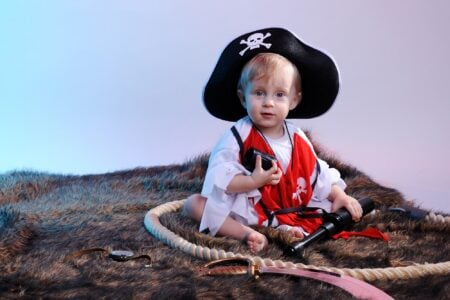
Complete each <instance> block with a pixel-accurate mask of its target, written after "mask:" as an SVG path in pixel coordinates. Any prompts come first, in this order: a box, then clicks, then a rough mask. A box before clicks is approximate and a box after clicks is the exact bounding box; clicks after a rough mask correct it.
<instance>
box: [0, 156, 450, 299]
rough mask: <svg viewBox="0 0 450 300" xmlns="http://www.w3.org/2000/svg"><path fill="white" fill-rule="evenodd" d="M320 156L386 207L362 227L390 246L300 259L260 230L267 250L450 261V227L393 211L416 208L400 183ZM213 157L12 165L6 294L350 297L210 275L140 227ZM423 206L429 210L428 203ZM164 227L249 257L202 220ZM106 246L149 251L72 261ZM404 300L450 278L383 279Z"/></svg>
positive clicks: (302, 284)
mask: <svg viewBox="0 0 450 300" xmlns="http://www.w3.org/2000/svg"><path fill="white" fill-rule="evenodd" d="M317 149H318V153H319V155H320V156H321V157H323V158H325V159H326V160H328V162H329V163H330V164H331V165H332V166H334V167H336V168H338V169H339V170H340V171H341V173H342V175H343V177H344V179H345V180H346V182H347V184H348V192H349V193H350V194H351V195H353V196H355V197H357V198H362V197H365V196H370V197H372V198H373V199H374V201H376V204H377V208H378V209H380V210H381V211H382V212H383V213H381V214H376V215H374V216H367V217H366V218H364V220H363V221H362V222H360V223H358V224H357V226H356V228H355V230H361V229H363V228H365V227H367V226H375V227H377V228H379V229H381V230H382V231H384V232H386V233H387V234H388V235H389V236H390V237H391V240H390V241H389V242H388V243H387V242H384V241H380V240H373V239H367V238H361V237H353V238H350V239H349V240H347V241H345V240H326V241H322V242H318V243H316V244H314V245H312V246H311V247H309V248H308V249H307V251H306V254H305V256H304V257H303V258H287V257H285V256H284V255H283V252H282V248H283V245H285V244H286V242H290V240H289V238H288V237H287V236H285V235H283V234H279V233H278V232H276V231H274V230H267V229H265V230H263V232H265V233H266V234H267V235H268V236H269V239H270V245H269V247H268V248H267V249H266V250H264V251H263V252H262V253H260V254H259V255H260V256H262V257H269V258H271V259H282V260H292V261H294V262H302V263H305V264H313V265H317V266H335V267H340V268H343V267H347V268H384V267H395V266H406V265H411V264H414V263H437V262H443V261H448V260H450V244H449V243H448V237H449V232H450V226H449V225H448V223H447V224H435V223H433V224H431V223H429V222H425V221H423V220H412V219H410V218H408V216H407V215H404V214H399V213H393V212H388V211H386V209H387V208H388V207H392V206H408V205H409V206H413V205H414V204H413V203H409V202H407V201H405V200H404V199H403V197H402V195H401V194H400V193H399V192H398V191H396V190H395V189H391V188H386V187H382V186H380V185H379V184H377V183H376V182H374V181H373V180H371V179H370V178H369V177H368V176H366V175H364V174H363V173H362V172H360V171H359V170H357V169H356V168H354V167H352V166H349V165H347V164H345V163H343V162H341V161H340V160H338V159H334V158H332V157H327V154H326V153H325V152H324V151H323V150H321V149H320V147H318V148H317ZM206 167H207V155H202V156H200V157H198V158H195V159H193V160H191V161H188V162H186V163H184V164H181V165H170V166H162V167H153V168H141V169H134V170H129V171H119V172H114V173H108V174H102V175H87V176H62V175H52V174H44V173H38V172H11V173H7V174H4V175H1V176H0V298H1V299H17V298H24V299H28V298H33V299H35V298H65V299H66V298H69V299H70V298H77V299H80V298H81V299H83V298H95V299H96V298H106V299H128V298H138V299H140V298H155V299H209V298H211V299H224V298H226V299H229V298H244V299H294V298H295V299H350V298H352V297H351V296H350V295H349V294H347V293H346V292H344V291H342V290H340V289H338V288H335V287H332V286H330V285H327V284H323V283H320V282H317V281H314V280H308V279H298V278H291V277H285V276H276V275H263V276H262V277H261V278H260V279H259V280H253V279H248V278H246V277H243V276H233V277H201V276H199V275H198V273H197V268H198V267H199V266H201V265H203V264H204V263H205V261H202V260H200V259H197V258H195V257H192V256H189V255H187V254H185V253H182V252H181V251H179V250H175V249H172V248H170V247H168V246H166V245H165V244H163V243H162V242H160V241H159V240H157V239H156V238H155V237H153V236H151V235H150V234H149V233H148V232H147V231H146V230H145V228H144V226H143V218H144V215H145V213H146V212H147V211H148V210H149V209H151V208H153V207H155V206H158V205H160V204H162V203H165V202H168V201H173V200H178V199H183V198H186V197H187V196H189V195H190V194H192V193H195V192H199V191H200V189H201V185H202V179H203V176H204V173H205V170H206ZM419 211H420V210H419ZM161 222H162V223H163V224H164V225H166V226H167V227H168V228H169V229H171V230H172V231H175V232H176V233H177V234H179V235H181V236H182V237H184V238H186V239H188V240H189V241H191V242H193V243H197V244H200V245H204V246H208V247H211V248H212V247H216V248H222V249H225V250H227V251H232V252H241V253H248V251H247V249H246V247H245V245H243V244H241V243H240V242H238V241H234V240H230V239H227V238H211V237H209V236H206V235H203V234H199V233H198V232H197V231H196V230H197V226H198V225H197V224H196V223H195V222H193V221H191V220H189V219H186V218H185V217H183V216H182V215H181V214H180V213H170V214H166V215H164V216H163V217H162V218H161ZM93 247H103V248H107V249H109V250H111V249H115V250H118V249H120V250H131V251H134V252H135V253H138V254H144V253H145V254H149V255H150V256H151V257H152V259H153V263H152V266H151V267H148V268H146V267H145V266H144V265H145V263H146V261H145V260H133V261H128V262H116V261H113V260H111V259H109V258H108V257H107V255H104V254H98V253H91V254H88V255H84V256H81V257H78V258H73V259H70V260H68V261H66V260H65V258H66V257H67V256H68V255H69V254H71V253H74V252H76V251H78V250H81V249H85V248H93ZM372 284H374V285H375V286H377V287H379V288H381V289H383V290H384V291H385V292H387V293H388V294H390V295H391V296H393V297H394V298H396V299H449V297H450V296H449V295H450V276H449V275H447V276H435V275H429V276H425V277H422V278H419V279H413V280H391V281H375V282H372Z"/></svg>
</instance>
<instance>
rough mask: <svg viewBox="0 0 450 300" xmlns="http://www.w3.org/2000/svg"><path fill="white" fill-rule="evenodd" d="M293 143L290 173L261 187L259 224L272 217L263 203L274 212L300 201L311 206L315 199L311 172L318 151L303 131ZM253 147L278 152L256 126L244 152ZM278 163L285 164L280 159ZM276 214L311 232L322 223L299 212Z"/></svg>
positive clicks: (280, 218)
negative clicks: (299, 215)
mask: <svg viewBox="0 0 450 300" xmlns="http://www.w3.org/2000/svg"><path fill="white" fill-rule="evenodd" d="M292 143H293V146H294V149H293V151H292V157H291V161H290V162H289V166H288V168H287V170H286V174H283V175H282V176H281V179H280V182H279V183H278V184H277V185H265V186H263V187H261V188H260V189H259V191H260V192H261V195H262V199H261V200H260V201H262V202H263V205H261V204H260V202H258V203H257V204H256V206H255V209H256V211H257V212H258V217H259V225H261V224H262V223H263V222H264V221H265V220H267V219H268V216H267V214H266V212H265V211H264V208H263V206H264V207H265V208H267V210H268V211H269V212H271V211H276V210H279V209H282V208H290V207H298V206H300V205H301V206H307V205H308V203H309V201H310V200H311V197H312V194H313V190H312V186H311V185H312V183H311V175H312V174H313V172H314V169H315V167H316V161H317V160H316V155H315V154H314V152H313V150H312V149H311V146H310V145H309V144H308V143H307V142H306V141H305V140H304V139H303V138H302V137H301V136H300V135H298V134H294V135H293V138H292ZM251 147H254V148H256V149H258V150H260V151H262V152H265V153H268V154H271V155H275V153H273V151H272V149H271V148H270V146H269V145H268V144H267V143H266V141H265V140H264V138H263V137H262V136H261V134H260V133H259V132H258V130H257V129H256V128H255V127H254V126H253V127H252V129H251V131H250V134H249V135H248V137H247V138H246V139H245V141H244V152H243V153H246V151H247V150H248V149H249V148H251ZM278 167H279V168H281V165H280V164H279V163H278ZM276 218H277V219H278V221H279V223H280V224H287V225H291V226H301V227H302V228H303V229H304V230H305V231H307V232H309V233H311V232H313V231H314V230H316V229H317V228H318V227H319V225H320V224H321V223H322V220H321V219H320V218H313V219H305V218H300V217H298V216H297V214H296V213H289V214H281V215H277V216H276Z"/></svg>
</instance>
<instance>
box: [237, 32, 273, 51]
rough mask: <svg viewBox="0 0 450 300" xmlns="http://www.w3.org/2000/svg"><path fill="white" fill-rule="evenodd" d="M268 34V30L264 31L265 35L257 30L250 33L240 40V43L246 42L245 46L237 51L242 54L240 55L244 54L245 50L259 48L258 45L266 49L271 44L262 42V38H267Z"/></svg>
mask: <svg viewBox="0 0 450 300" xmlns="http://www.w3.org/2000/svg"><path fill="white" fill-rule="evenodd" d="M269 36H271V34H270V32H268V33H266V35H264V34H262V33H260V32H257V33H254V34H252V35H250V36H249V37H248V38H247V40H241V44H246V45H247V48H245V49H244V50H242V51H241V52H239V54H240V55H241V56H242V55H244V53H245V52H246V51H247V50H249V49H250V50H252V49H256V48H259V47H260V46H264V47H266V48H267V49H269V48H270V47H271V46H272V44H270V43H264V39H266V38H268V37H269Z"/></svg>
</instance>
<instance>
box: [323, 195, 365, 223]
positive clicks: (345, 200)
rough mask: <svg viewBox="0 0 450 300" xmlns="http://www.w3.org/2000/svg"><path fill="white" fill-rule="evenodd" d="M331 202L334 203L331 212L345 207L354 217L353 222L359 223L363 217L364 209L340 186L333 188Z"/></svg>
mask: <svg viewBox="0 0 450 300" xmlns="http://www.w3.org/2000/svg"><path fill="white" fill-rule="evenodd" d="M330 200H331V201H333V204H332V205H331V212H335V211H337V210H338V209H339V208H341V207H345V208H346V209H347V210H348V212H349V213H350V214H351V215H352V219H353V221H355V222H357V221H359V220H360V219H361V217H362V213H363V211H362V207H361V204H359V202H358V200H356V199H355V198H353V197H351V196H349V195H347V194H346V193H345V192H344V191H343V190H342V189H340V188H339V187H338V186H333V187H332V190H331V193H330Z"/></svg>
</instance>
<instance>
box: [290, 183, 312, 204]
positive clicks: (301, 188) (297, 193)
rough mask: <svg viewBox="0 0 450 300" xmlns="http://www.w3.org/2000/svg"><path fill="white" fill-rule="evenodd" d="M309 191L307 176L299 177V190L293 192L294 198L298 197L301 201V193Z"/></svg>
mask: <svg viewBox="0 0 450 300" xmlns="http://www.w3.org/2000/svg"><path fill="white" fill-rule="evenodd" d="M307 191H308V190H307V189H306V180H305V178H303V177H299V178H298V179H297V190H296V191H295V193H293V194H292V198H293V199H297V200H299V201H300V202H301V196H300V194H301V193H305V194H306V192H307Z"/></svg>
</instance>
